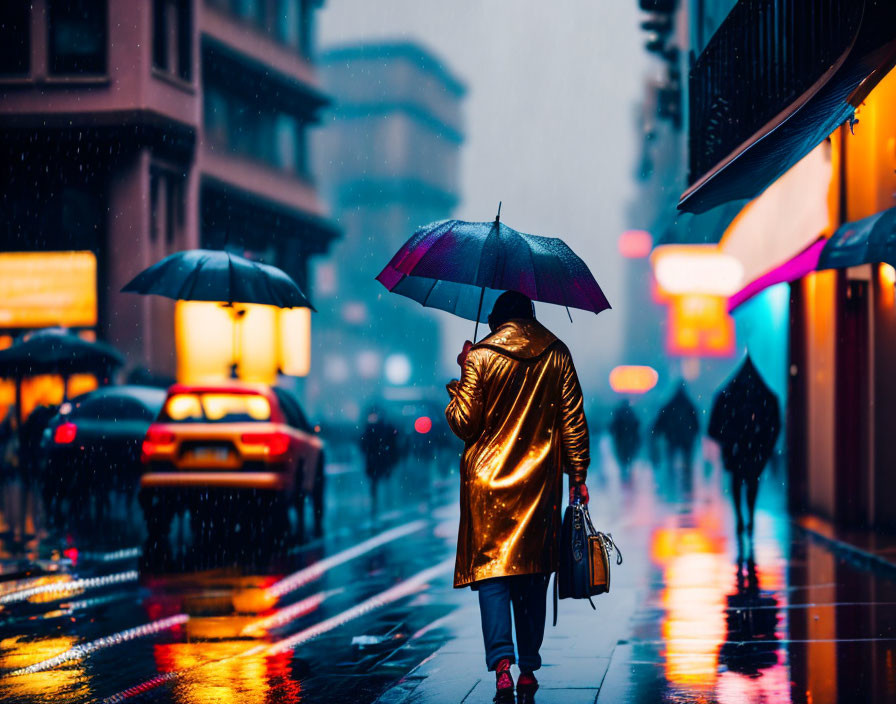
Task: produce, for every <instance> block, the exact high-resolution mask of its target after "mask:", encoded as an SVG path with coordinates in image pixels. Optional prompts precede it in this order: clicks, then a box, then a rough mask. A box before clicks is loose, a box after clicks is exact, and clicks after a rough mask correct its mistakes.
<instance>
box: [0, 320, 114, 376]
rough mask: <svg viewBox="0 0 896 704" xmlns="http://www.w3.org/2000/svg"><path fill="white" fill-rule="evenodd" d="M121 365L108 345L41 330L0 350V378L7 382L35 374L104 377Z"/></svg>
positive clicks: (49, 330) (54, 330) (50, 330)
mask: <svg viewBox="0 0 896 704" xmlns="http://www.w3.org/2000/svg"><path fill="white" fill-rule="evenodd" d="M122 364H124V357H122V355H121V353H120V352H119V351H118V350H116V349H115V348H114V347H112V346H111V345H107V344H106V343H104V342H91V341H90V340H85V339H83V338H81V337H78V336H77V335H73V334H71V333H68V332H65V331H63V330H59V329H48V330H41V331H40V332H36V333H33V334H31V335H30V336H28V338H27V339H24V340H22V341H21V342H17V343H15V344H14V345H12V346H11V347H7V348H6V349H5V350H0V377H3V378H7V379H20V378H22V377H26V376H36V375H38V374H61V375H62V376H70V375H72V374H98V375H101V376H106V375H108V373H109V372H111V371H112V370H113V369H115V368H116V367H120V366H121V365H122Z"/></svg>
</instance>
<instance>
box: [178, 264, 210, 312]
mask: <svg viewBox="0 0 896 704" xmlns="http://www.w3.org/2000/svg"><path fill="white" fill-rule="evenodd" d="M206 261H207V258H206V256H205V255H203V256H202V257H200V258H199V261H198V262H196V266H195V267H194V268H193V271H191V272H190V274H189V276H187V278H186V280H185V281H184V283H183V285H182V286H181V290H180V292H179V293H178V296H177V297H178V298H180V299H182V300H185V301H191V300H195V299H194V298H193V294H194V292H195V291H196V286H197V285H198V284H199V276H200V273H201V271H202V267H203V266H205V262H206Z"/></svg>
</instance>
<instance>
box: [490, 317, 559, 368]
mask: <svg viewBox="0 0 896 704" xmlns="http://www.w3.org/2000/svg"><path fill="white" fill-rule="evenodd" d="M555 342H557V337H556V336H555V335H554V333H552V332H551V331H550V330H548V329H547V328H546V327H545V326H544V325H542V324H541V323H539V322H538V321H537V320H508V321H507V322H506V323H504V324H503V325H501V326H500V327H499V328H498V329H497V330H496V331H495V332H493V333H492V334H491V335H489V336H488V337H486V338H485V339H484V340H482V341H481V342H478V343H477V344H475V345H474V346H473V349H477V348H483V347H484V348H488V349H491V350H494V351H495V352H498V353H499V354H503V355H505V356H507V357H511V358H513V359H521V360H522V359H536V358H537V357H540V356H541V355H543V354H544V353H545V352H546V351H547V350H548V349H550V348H551V346H552V345H553V344H554V343H555Z"/></svg>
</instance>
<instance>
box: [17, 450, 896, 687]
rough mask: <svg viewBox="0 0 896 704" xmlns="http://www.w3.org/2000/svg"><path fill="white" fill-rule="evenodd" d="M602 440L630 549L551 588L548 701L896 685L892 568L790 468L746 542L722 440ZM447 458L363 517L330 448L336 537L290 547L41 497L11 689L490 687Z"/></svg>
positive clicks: (609, 489) (599, 475) (607, 494)
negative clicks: (146, 534)
mask: <svg viewBox="0 0 896 704" xmlns="http://www.w3.org/2000/svg"><path fill="white" fill-rule="evenodd" d="M598 455H599V457H600V459H601V462H600V463H599V467H597V468H595V469H593V470H592V475H591V478H590V480H589V485H590V486H591V489H592V510H591V512H592V517H593V518H594V520H595V523H596V524H597V527H598V529H600V530H605V531H610V532H612V533H613V535H614V538H615V539H616V542H617V543H618V544H619V545H620V547H621V549H622V551H623V554H624V556H625V562H624V564H623V565H622V566H621V567H619V568H615V571H614V573H613V582H612V592H611V593H610V594H609V595H604V596H600V597H597V598H596V599H595V603H596V605H597V607H598V608H597V611H596V612H593V611H592V610H591V608H590V607H589V606H588V604H587V603H584V602H571V601H563V602H561V605H560V612H559V623H558V626H557V627H556V628H553V629H552V628H551V627H550V625H549V626H548V635H547V638H546V641H545V647H544V651H543V656H544V661H545V665H544V667H543V669H542V670H541V671H540V672H539V679H540V680H541V683H542V689H541V690H540V691H539V693H538V701H539V702H541V703H542V704H551V703H552V702H570V703H573V704H574V703H575V702H595V701H596V702H600V703H603V702H613V703H616V702H707V703H709V702H720V703H721V702H730V703H735V702H737V703H741V702H749V703H752V702H769V703H777V702H781V703H784V702H807V703H809V702H811V703H812V704H818V703H819V702H854V701H855V702H890V701H896V670H894V668H896V664H894V649H896V583H894V582H893V581H891V578H890V577H889V576H888V574H887V573H886V571H883V570H873V569H868V567H869V565H868V564H867V561H865V562H863V561H862V560H855V561H853V560H850V559H848V558H849V555H848V553H845V552H844V551H842V550H837V549H836V546H833V545H832V544H831V543H830V542H825V541H824V540H821V539H819V538H818V537H817V536H815V535H814V534H813V533H811V532H809V531H807V530H804V529H800V528H796V527H795V526H794V525H793V524H792V523H791V522H790V520H789V518H788V516H787V515H786V512H785V504H784V501H785V499H784V497H785V494H786V492H785V491H784V487H783V480H782V478H781V475H779V474H776V473H775V472H774V471H773V470H769V471H768V473H767V474H766V475H765V476H764V477H763V481H764V485H763V487H762V489H761V491H760V497H759V506H758V509H757V516H756V536H755V542H754V554H755V560H754V562H752V563H751V562H750V561H749V560H748V559H743V560H739V559H738V553H739V550H738V545H737V541H736V540H735V539H734V538H733V534H734V530H733V519H732V511H731V509H730V504H729V503H728V499H727V494H726V493H725V492H724V491H723V489H722V485H723V479H724V478H723V476H722V473H721V471H720V470H719V468H718V466H717V465H716V464H714V463H712V462H702V463H701V464H700V466H698V467H696V468H695V472H694V475H693V479H692V481H690V482H683V481H682V480H681V478H680V476H679V473H677V472H673V471H671V470H668V469H665V468H661V469H659V470H656V471H655V470H654V469H653V468H652V467H650V466H649V465H647V464H646V463H640V464H637V465H636V466H635V468H634V471H633V472H632V475H631V477H630V479H629V481H627V482H625V483H623V482H621V481H620V478H619V472H618V469H617V468H616V465H615V463H614V462H613V460H612V457H611V456H610V454H609V445H608V443H606V442H603V443H601V451H600V452H599V453H598ZM449 472H450V470H449V469H448V468H446V467H444V466H425V467H421V466H417V465H407V466H405V467H403V468H400V469H399V470H398V472H397V473H396V476H394V477H393V478H392V480H391V481H390V485H389V486H387V487H383V491H382V494H381V496H382V497H383V501H382V504H383V505H382V507H381V513H380V515H379V516H378V517H376V518H371V516H370V515H369V497H368V494H367V486H366V480H365V478H364V475H363V473H362V472H361V471H360V468H359V466H358V463H357V461H356V460H354V459H351V458H348V459H345V460H344V461H341V462H340V463H339V464H333V465H332V466H331V467H330V468H329V470H328V483H327V507H328V513H327V521H326V523H327V531H326V535H325V537H324V538H323V539H320V540H317V541H314V542H311V543H308V544H306V545H303V546H294V545H288V546H287V548H286V549H285V550H268V549H266V548H265V546H264V545H262V544H248V545H245V544H244V545H242V547H241V549H240V550H239V551H235V552H234V550H233V543H234V540H233V537H234V536H233V535H232V534H231V535H230V536H229V537H228V538H227V539H225V540H221V542H220V544H217V545H216V544H215V542H214V539H210V540H211V541H210V542H203V541H201V540H198V539H197V540H195V541H194V540H192V539H191V537H190V529H189V526H188V525H184V526H180V525H177V524H176V525H175V526H174V529H173V538H174V543H173V546H174V549H173V551H172V553H171V554H168V555H161V556H160V554H159V553H158V551H156V550H155V549H154V547H153V546H146V545H142V544H141V528H140V525H139V522H138V521H137V520H136V519H135V518H134V514H133V512H132V511H131V510H130V508H129V507H120V510H119V512H118V514H117V517H116V518H114V519H113V520H110V521H107V523H106V524H105V525H103V526H99V527H93V529H90V530H88V529H80V530H78V531H74V532H73V533H68V534H66V533H61V534H59V533H52V532H49V531H47V530H46V529H45V528H44V527H43V522H42V517H41V515H40V508H39V504H37V503H34V504H33V505H32V504H29V506H30V508H29V510H28V511H27V512H25V515H24V520H23V525H24V526H25V532H26V533H27V534H28V535H26V542H25V544H24V546H20V545H15V544H13V543H12V541H11V539H10V537H9V535H8V533H7V534H4V535H5V536H6V537H5V538H4V539H3V540H0V569H2V572H0V700H3V701H17V702H19V701H21V702H44V701H46V702H50V701H52V702H82V701H84V702H95V701H96V702H99V701H106V702H123V701H131V700H133V701H146V702H191V703H192V702H196V703H198V702H208V701H215V702H229V701H233V702H334V703H336V704H339V703H340V702H359V703H360V702H375V701H379V702H382V703H383V704H398V703H400V702H415V703H416V702H420V703H422V702H436V703H441V702H444V703H446V704H453V703H455V702H469V703H477V702H487V701H490V700H491V695H492V693H493V679H492V676H491V675H490V674H489V673H487V672H486V671H485V666H484V662H483V654H482V645H481V640H480V634H479V625H478V618H479V616H478V608H477V605H476V601H475V599H474V597H473V595H472V594H471V593H470V592H469V591H468V590H457V591H455V590H453V589H451V586H450V578H451V570H452V567H453V559H452V558H453V545H454V540H455V537H456V527H457V507H456V503H455V502H456V498H455V496H456V490H455V482H456V477H452V476H451V475H450V473H449ZM2 518H3V522H4V524H5V525H4V526H2V527H3V528H8V527H9V524H10V522H11V518H12V517H11V516H10V515H9V510H8V509H7V510H6V511H4V513H3V516H2ZM15 520H21V519H20V518H15ZM32 536H33V537H32ZM236 542H239V541H236ZM225 547H226V548H227V549H225ZM234 556H236V557H234Z"/></svg>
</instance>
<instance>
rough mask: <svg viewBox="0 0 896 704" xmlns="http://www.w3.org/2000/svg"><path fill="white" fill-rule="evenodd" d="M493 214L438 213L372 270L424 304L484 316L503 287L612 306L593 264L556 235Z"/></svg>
mask: <svg viewBox="0 0 896 704" xmlns="http://www.w3.org/2000/svg"><path fill="white" fill-rule="evenodd" d="M498 213H499V214H498V217H496V218H495V220H494V221H493V222H464V221H462V220H442V221H440V222H435V223H432V224H431V225H427V226H426V227H422V228H420V229H419V230H417V231H416V232H415V233H414V235H413V236H412V237H411V238H410V239H409V240H408V241H407V242H406V243H405V245H404V246H403V247H402V248H401V249H400V250H399V251H398V253H397V254H396V255H395V256H394V257H392V261H390V262H389V264H388V265H387V266H386V268H385V269H383V271H382V272H380V274H379V276H377V277H376V278H377V281H379V282H380V283H381V284H383V286H385V287H386V288H387V289H388V290H389V291H392V292H393V293H398V294H401V295H403V296H407V297H408V298H412V299H413V300H415V301H417V302H419V303H421V304H423V305H424V306H428V307H432V308H439V309H441V310H445V311H448V312H449V313H454V314H455V315H457V316H459V317H461V318H466V319H468V320H475V321H476V322H477V324H478V323H480V322H485V321H486V319H487V316H488V311H490V310H491V307H492V304H493V303H494V301H495V299H496V298H497V297H498V296H499V295H500V294H501V293H502V292H503V291H519V292H520V293H524V294H526V295H527V296H529V298H531V299H532V300H534V301H543V302H545V303H554V304H557V305H561V306H566V307H567V308H578V309H581V310H587V311H591V312H592V313H600V312H601V311H602V310H606V309H607V308H609V307H610V304H609V303H608V302H607V298H606V296H604V294H603V291H601V289H600V286H598V285H597V282H596V281H595V280H594V276H592V274H591V272H590V271H589V270H588V267H587V266H586V264H585V262H583V261H582V260H581V259H580V258H579V257H578V256H577V255H576V254H575V252H573V251H572V250H571V249H570V248H569V246H568V245H567V244H566V243H565V242H564V241H563V240H561V239H558V238H555V237H538V236H536V235H527V234H525V233H522V232H518V231H516V230H514V229H512V228H510V227H507V225H505V224H504V223H502V222H501V219H500V208H499V210H498Z"/></svg>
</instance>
